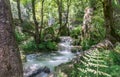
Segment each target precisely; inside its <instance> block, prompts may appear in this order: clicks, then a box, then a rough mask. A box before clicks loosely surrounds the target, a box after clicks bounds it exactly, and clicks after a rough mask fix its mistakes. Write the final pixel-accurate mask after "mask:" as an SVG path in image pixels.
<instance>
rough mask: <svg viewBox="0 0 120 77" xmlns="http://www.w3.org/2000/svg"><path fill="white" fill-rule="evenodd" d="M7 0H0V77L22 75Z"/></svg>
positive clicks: (17, 76)
mask: <svg viewBox="0 0 120 77" xmlns="http://www.w3.org/2000/svg"><path fill="white" fill-rule="evenodd" d="M12 23H13V22H12V14H11V11H10V2H9V0H0V77H23V75H22V74H23V73H22V62H21V59H20V53H19V50H18V46H17V44H16V41H15V37H14V29H13V24H12Z"/></svg>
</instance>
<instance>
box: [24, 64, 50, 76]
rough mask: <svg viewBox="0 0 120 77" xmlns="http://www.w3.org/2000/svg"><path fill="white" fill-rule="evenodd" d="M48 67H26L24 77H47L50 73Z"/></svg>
mask: <svg viewBox="0 0 120 77" xmlns="http://www.w3.org/2000/svg"><path fill="white" fill-rule="evenodd" d="M50 72H51V71H50V69H49V68H48V67H46V66H45V67H37V66H36V65H34V66H31V67H27V68H25V69H24V77H47V76H48V74H50Z"/></svg>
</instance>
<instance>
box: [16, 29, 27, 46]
mask: <svg viewBox="0 0 120 77" xmlns="http://www.w3.org/2000/svg"><path fill="white" fill-rule="evenodd" d="M15 38H16V41H17V43H18V44H21V43H22V42H23V41H24V40H25V39H26V36H25V35H24V34H22V33H20V32H18V31H17V30H16V31H15Z"/></svg>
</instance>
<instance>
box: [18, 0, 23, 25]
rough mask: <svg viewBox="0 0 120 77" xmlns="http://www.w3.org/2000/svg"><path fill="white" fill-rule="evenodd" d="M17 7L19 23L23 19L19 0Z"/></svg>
mask: <svg viewBox="0 0 120 77" xmlns="http://www.w3.org/2000/svg"><path fill="white" fill-rule="evenodd" d="M17 9H18V18H19V20H20V23H22V22H23V20H22V18H21V9H20V0H17Z"/></svg>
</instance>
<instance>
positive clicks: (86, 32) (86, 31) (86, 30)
mask: <svg viewBox="0 0 120 77" xmlns="http://www.w3.org/2000/svg"><path fill="white" fill-rule="evenodd" d="M92 15H93V8H90V7H87V8H86V9H85V14H84V18H83V26H82V38H88V37H89V36H90V28H91V21H92Z"/></svg>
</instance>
